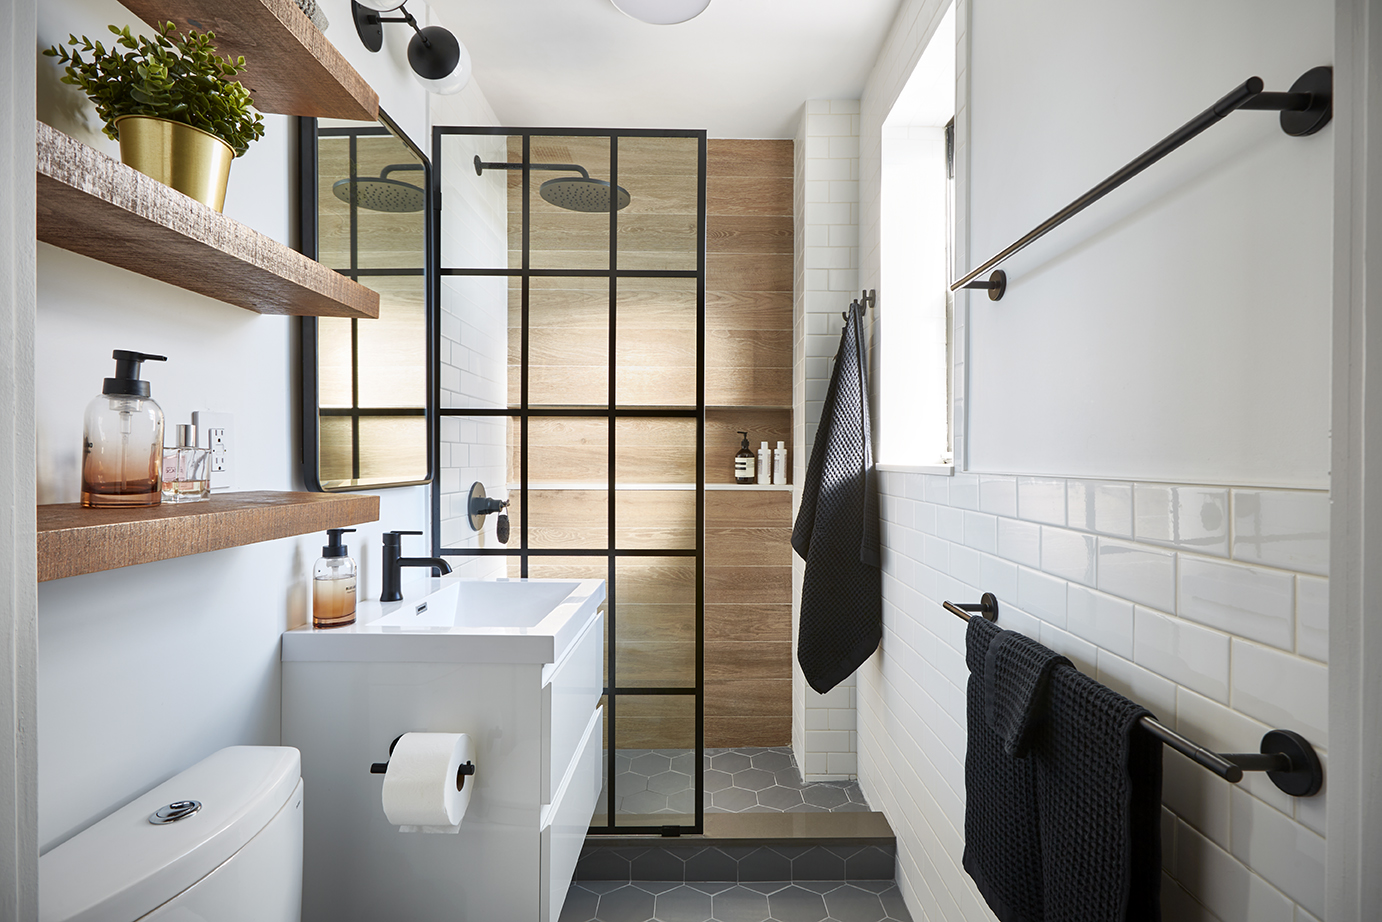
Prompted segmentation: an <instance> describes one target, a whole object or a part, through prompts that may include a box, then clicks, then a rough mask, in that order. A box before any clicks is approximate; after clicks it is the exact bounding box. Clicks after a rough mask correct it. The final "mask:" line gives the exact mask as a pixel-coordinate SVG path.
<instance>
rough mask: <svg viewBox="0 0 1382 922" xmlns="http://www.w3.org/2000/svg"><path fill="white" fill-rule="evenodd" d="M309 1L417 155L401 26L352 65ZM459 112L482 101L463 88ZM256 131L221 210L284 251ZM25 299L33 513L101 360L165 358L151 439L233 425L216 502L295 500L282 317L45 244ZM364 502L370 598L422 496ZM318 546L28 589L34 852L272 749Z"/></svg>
mask: <svg viewBox="0 0 1382 922" xmlns="http://www.w3.org/2000/svg"><path fill="white" fill-rule="evenodd" d="M323 6H324V8H325V10H326V13H327V15H328V17H329V18H330V19H331V21H332V27H331V29H330V31H329V32H328V37H330V38H331V39H332V40H333V41H335V42H336V44H337V46H338V47H339V48H340V49H341V51H342V52H343V53H344V54H345V56H346V58H347V59H348V60H350V61H351V63H352V64H353V65H354V66H355V67H356V68H357V69H358V70H359V71H360V73H361V74H362V75H363V76H364V77H365V78H366V79H367V80H369V81H370V83H371V84H372V85H373V86H374V87H375V88H376V89H377V90H378V91H379V93H380V97H381V105H382V107H383V108H384V109H386V110H387V111H388V112H389V114H390V115H391V116H392V117H393V118H394V119H395V120H396V121H397V122H398V123H399V124H400V125H401V126H402V127H403V129H404V130H405V131H407V132H408V133H409V134H410V135H411V136H412V137H413V139H414V140H415V141H416V142H418V143H419V144H420V145H421V146H423V148H424V149H427V148H428V147H429V146H430V145H429V136H428V130H427V126H428V121H429V113H428V105H429V103H428V97H427V94H426V93H425V92H424V91H423V90H422V88H421V87H420V86H419V85H418V84H417V83H416V82H415V81H414V80H413V78H412V76H411V74H410V72H409V71H408V70H407V64H406V58H405V57H404V54H403V50H402V43H403V42H404V41H406V36H403V35H401V33H402V30H399V29H395V30H391V31H390V33H389V39H388V41H387V42H386V45H385V49H384V51H383V52H382V53H380V54H377V55H371V54H370V53H369V52H367V51H366V50H365V49H364V48H363V47H361V45H360V43H359V41H358V39H357V38H356V37H355V34H354V30H353V29H352V27H351V21H350V8H349V3H348V2H346V0H329V2H326V3H324V4H323ZM425 12H426V11H425V9H419V10H416V11H415V13H418V14H425ZM133 20H134V17H133V16H132V15H131V14H130V13H129V12H128V11H127V10H126V9H125V8H124V7H123V6H121V5H120V4H119V3H117V2H115V0H54V2H50V3H45V4H42V5H41V9H40V10H39V25H38V44H39V46H40V47H46V46H47V45H49V44H52V43H54V42H56V41H60V40H62V39H64V38H65V37H66V36H67V34H68V33H69V32H76V33H77V34H78V35H80V34H82V33H83V32H85V33H87V34H89V35H91V36H92V37H93V38H96V37H97V36H98V35H100V34H103V33H102V30H103V29H104V26H105V24H106V23H118V24H124V23H127V22H132V21H133ZM395 32H397V33H399V34H398V35H395V34H394V33H395ZM38 74H39V93H38V99H39V118H41V119H43V120H45V121H48V122H50V123H51V124H53V125H55V126H56V127H58V128H60V129H62V130H64V131H67V132H69V133H72V134H74V135H76V136H77V137H78V138H79V139H80V140H82V141H85V142H87V143H91V144H93V145H94V146H97V147H100V148H101V149H103V150H106V151H107V152H114V151H116V150H117V148H116V146H115V145H114V144H113V143H112V142H109V141H108V140H106V139H105V138H104V137H103V136H102V135H100V134H99V133H98V130H97V129H98V126H96V122H95V118H94V113H92V112H91V111H90V110H89V107H88V106H87V104H86V103H85V101H84V99H83V98H82V97H81V96H80V95H77V94H76V93H75V90H74V88H71V87H67V86H64V85H62V84H60V83H58V82H57V77H58V76H60V74H59V72H58V70H57V69H56V68H55V67H54V66H53V65H52V62H51V60H50V59H47V58H41V59H40V61H39V67H38ZM465 98H466V99H468V100H470V103H471V104H476V102H475V101H476V100H478V101H479V103H478V104H483V94H480V93H479V90H478V88H473V89H468V90H467V91H466V97H465ZM486 108H487V106H486ZM266 123H267V128H268V131H267V134H266V137H265V138H264V139H263V140H262V141H261V142H259V143H258V144H257V145H255V146H254V147H253V148H252V149H251V152H250V153H249V154H247V155H246V156H245V157H243V158H241V159H239V160H237V161H236V163H235V165H234V167H233V168H232V170H231V179H230V187H229V190H228V193H227V206H226V213H227V214H229V215H230V216H232V217H235V218H237V219H239V220H242V221H244V222H245V223H247V224H249V225H250V226H251V227H254V228H255V229H256V230H259V231H261V232H263V233H265V234H268V235H269V236H271V237H274V238H276V239H278V240H282V241H290V240H291V239H292V237H293V235H294V228H293V226H292V223H291V217H292V214H293V213H294V210H295V208H294V198H295V196H296V194H297V192H296V188H295V185H294V182H293V177H295V175H296V151H295V128H294V125H293V120H292V119H289V118H287V117H282V116H267V117H266ZM151 258H152V257H151ZM38 297H39V310H38V326H37V334H36V340H37V346H36V355H37V417H38V422H37V437H38V442H39V448H38V453H39V475H38V491H39V495H40V502H71V501H75V500H76V498H77V492H78V483H77V476H78V471H77V458H78V449H79V446H80V439H81V427H82V414H83V410H84V408H85V405H86V403H87V402H88V401H89V400H90V399H91V398H92V397H93V396H95V395H96V394H97V393H98V392H99V390H100V386H101V379H102V378H103V377H105V376H106V375H108V374H110V372H109V368H111V367H113V366H112V365H111V359H110V351H111V350H112V349H114V348H134V349H141V350H146V351H150V352H155V353H159V354H163V355H167V356H168V357H169V361H168V362H167V363H166V364H163V363H150V364H149V365H147V366H146V372H147V375H146V377H147V378H148V380H149V381H150V382H151V385H152V390H153V396H154V398H155V399H156V400H158V401H159V402H160V403H161V404H162V406H163V409H164V412H165V414H166V417H167V422H168V424H169V425H172V424H173V423H176V422H180V421H184V420H187V418H188V417H189V415H190V413H191V412H192V410H194V409H199V408H208V409H217V410H224V411H229V412H231V413H233V414H234V415H235V427H236V433H235V439H236V442H235V449H236V452H237V459H236V463H237V470H236V482H235V489H237V490H292V489H302V481H301V477H300V474H299V465H300V458H299V455H300V444H299V440H298V427H299V420H298V416H297V410H296V406H297V401H296V398H295V397H294V393H295V391H296V389H297V380H298V375H297V361H298V360H297V355H298V334H297V322H296V321H295V320H293V319H290V318H285V317H272V316H260V315H257V314H253V313H250V312H248V311H245V310H241V309H240V308H236V307H232V306H230V305H227V304H223V303H221V302H218V301H213V300H210V299H207V298H203V297H200V296H198V295H194V294H190V293H188V292H186V291H183V290H181V289H177V288H173V287H171V286H168V285H164V284H163V283H160V282H155V281H152V280H150V279H146V278H144V277H142V276H139V275H135V274H133V273H130V272H126V271H124V270H121V269H117V268H114V267H111V266H107V265H105V264H104V263H99V262H96V261H93V260H90V259H86V258H84V257H80V256H77V255H74V254H72V253H69V252H67V251H65V250H61V249H57V248H55V247H51V246H48V245H46V244H44V245H40V246H39V255H38ZM379 495H380V496H381V512H380V520H379V522H378V523H375V524H373V525H364V526H360V530H359V532H358V533H357V534H355V535H352V536H350V537H351V538H353V539H354V540H352V541H350V546H351V551H352V554H353V556H355V557H356V558H357V560H359V562H360V565H361V571H362V578H361V581H360V594H361V596H362V597H369V596H371V595H372V594H377V592H378V590H379V573H380V570H379V568H380V553H379V546H380V539H379V535H380V532H381V531H383V530H386V529H396V528H401V529H426V527H427V523H428V507H429V502H428V495H429V494H428V488H427V487H405V488H398V489H392V490H384V491H380V494H379ZM417 540H418V541H419V542H421V541H422V540H423V539H417ZM324 543H325V538H324V536H319V535H306V536H302V537H300V538H290V539H284V540H280V541H274V542H268V543H265V544H258V545H252V546H248V547H242V548H236V549H231V550H225V551H217V552H214V553H210V554H202V555H197V556H194V557H185V558H181V559H177V560H168V561H162V562H158V563H152V564H145V565H142V566H138V567H130V568H126V569H122V570H114V571H109V572H105V573H97V574H91V575H88V576H81V577H74V578H70V579H66V580H59V581H54V582H49V583H45V584H43V585H42V587H41V588H40V592H39V610H40V615H39V641H40V650H41V653H40V661H39V667H40V668H39V723H40V726H41V734H40V742H39V773H38V778H39V827H40V829H39V832H40V835H39V841H40V843H41V844H42V845H43V847H45V848H49V847H52V846H53V845H54V844H56V843H58V842H60V841H62V840H63V839H64V838H66V837H68V836H70V835H71V834H73V833H75V832H77V831H79V830H81V829H82V828H84V827H85V826H86V825H88V824H89V823H91V822H92V821H94V820H95V819H98V818H99V817H101V816H103V815H105V814H106V813H108V812H110V811H111V810H113V809H115V808H116V807H118V806H120V805H121V804H123V803H125V802H126V801H128V800H129V799H130V798H131V797H133V796H136V795H137V794H139V793H141V792H142V791H144V790H146V789H148V788H150V787H152V786H153V785H155V784H157V783H158V782H160V781H162V780H163V779H165V778H167V777H169V776H170V775H172V774H174V773H176V772H178V771H180V770H182V769H184V768H186V767H187V766H188V765H190V764H192V763H193V762H196V761H197V760H199V759H201V758H202V757H204V756H206V755H207V754H209V753H210V752H212V751H214V750H215V749H218V748H220V747H223V746H227V745H233V744H238V743H259V744H276V743H277V742H278V741H279V668H278V646H279V642H278V638H279V635H280V633H281V632H282V631H283V630H285V629H287V628H289V627H293V626H295V625H298V624H302V623H304V621H305V619H306V617H307V614H308V605H309V602H308V597H307V581H308V580H309V579H310V572H311V566H312V563H313V562H314V560H315V559H316V558H317V557H318V556H319V555H320V548H321V545H323V544H324ZM417 550H418V551H421V550H422V547H418V548H417Z"/></svg>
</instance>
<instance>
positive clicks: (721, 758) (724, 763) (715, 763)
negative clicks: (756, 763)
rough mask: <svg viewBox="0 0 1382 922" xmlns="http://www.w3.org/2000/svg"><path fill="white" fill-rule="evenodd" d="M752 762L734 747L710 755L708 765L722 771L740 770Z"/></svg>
mask: <svg viewBox="0 0 1382 922" xmlns="http://www.w3.org/2000/svg"><path fill="white" fill-rule="evenodd" d="M752 764H753V763H752V762H751V761H750V760H749V757H748V756H746V755H744V754H743V753H742V752H739V751H737V750H734V749H727V750H724V751H721V752H717V753H715V754H714V755H712V756H711V757H710V767H711V768H714V769H716V770H718V771H722V772H741V771H743V770H744V769H746V768H749V767H750V766H751V765H752Z"/></svg>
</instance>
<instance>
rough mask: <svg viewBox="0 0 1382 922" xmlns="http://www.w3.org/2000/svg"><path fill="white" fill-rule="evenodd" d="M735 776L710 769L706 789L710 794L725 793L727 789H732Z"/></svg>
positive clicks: (706, 779)
mask: <svg viewBox="0 0 1382 922" xmlns="http://www.w3.org/2000/svg"><path fill="white" fill-rule="evenodd" d="M733 783H734V776H733V775H731V774H730V773H729V772H720V771H716V770H715V769H713V768H712V769H708V770H707V771H706V773H705V789H706V790H707V791H710V792H712V793H713V792H715V791H723V790H724V789H725V788H727V787H732V786H733Z"/></svg>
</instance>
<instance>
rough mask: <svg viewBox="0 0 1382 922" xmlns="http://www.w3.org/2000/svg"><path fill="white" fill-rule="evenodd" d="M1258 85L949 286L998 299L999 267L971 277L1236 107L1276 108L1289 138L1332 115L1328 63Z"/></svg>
mask: <svg viewBox="0 0 1382 922" xmlns="http://www.w3.org/2000/svg"><path fill="white" fill-rule="evenodd" d="M1262 88H1263V83H1262V78H1260V77H1249V78H1248V79H1247V80H1246V81H1244V82H1243V83H1242V84H1240V85H1239V86H1236V87H1234V88H1233V90H1231V91H1230V92H1229V93H1228V95H1226V96H1224V98H1222V99H1220V100H1219V101H1218V102H1216V103H1215V104H1214V105H1212V106H1210V107H1209V108H1208V109H1205V110H1204V111H1203V112H1201V113H1200V114H1199V115H1197V116H1195V117H1194V118H1192V119H1191V120H1190V121H1188V122H1186V123H1185V124H1184V125H1182V126H1181V127H1180V128H1178V129H1176V130H1175V131H1173V132H1172V133H1171V134H1169V135H1167V136H1166V137H1165V138H1163V139H1162V140H1161V141H1160V142H1159V143H1157V144H1154V145H1152V146H1151V147H1149V148H1148V149H1147V150H1146V151H1144V152H1143V153H1142V154H1141V155H1140V156H1138V157H1137V158H1136V159H1135V160H1133V161H1132V162H1131V163H1129V164H1127V165H1126V166H1124V167H1123V168H1122V169H1121V170H1119V171H1118V172H1116V173H1114V174H1113V175H1112V176H1110V177H1109V178H1108V179H1105V180H1104V181H1103V182H1101V183H1099V184H1098V185H1097V186H1095V187H1094V188H1093V189H1090V190H1089V191H1088V192H1086V193H1085V194H1084V195H1081V196H1080V197H1079V198H1077V199H1075V201H1073V202H1071V203H1070V204H1069V205H1066V206H1065V207H1064V208H1062V209H1061V210H1060V211H1058V212H1056V213H1055V214H1053V215H1051V217H1049V218H1047V219H1046V220H1045V221H1042V222H1041V223H1040V224H1038V225H1037V226H1036V227H1034V228H1033V229H1032V230H1031V231H1029V232H1028V233H1026V234H1024V235H1023V236H1022V237H1020V238H1019V239H1018V240H1017V241H1016V242H1014V243H1013V244H1011V245H1010V246H1007V247H1005V248H1004V249H1003V250H1002V251H1000V252H999V253H998V255H996V256H994V257H993V258H992V259H990V260H987V261H986V262H984V263H983V264H982V265H980V266H978V267H977V268H975V269H974V271H972V272H970V273H969V274H968V275H966V276H964V277H963V278H960V279H958V280H956V281H955V282H953V283H952V284H951V285H950V290H951V291H958V290H959V289H961V288H977V289H986V290H987V291H988V293H989V299H990V300H992V301H997V300H999V299H1001V298H1002V297H1003V294H1004V292H1006V291H1007V288H1008V276H1007V273H1005V272H1004V271H1003V270H1002V269H998V270H997V271H995V272H994V273H993V274H992V275H990V276H989V277H988V279H987V280H986V281H982V282H976V281H975V279H977V278H978V277H979V276H981V275H983V274H984V273H985V272H987V271H989V270H990V269H993V268H994V267H995V266H997V265H998V264H999V263H1001V262H1003V261H1004V260H1006V259H1007V258H1008V257H1009V256H1012V255H1013V254H1014V253H1016V252H1018V251H1019V250H1022V249H1024V248H1025V247H1027V246H1028V245H1029V244H1031V243H1033V242H1035V241H1036V240H1038V239H1040V238H1041V237H1044V236H1046V234H1048V233H1050V232H1051V231H1052V230H1054V229H1056V228H1057V227H1059V226H1060V225H1062V224H1064V223H1065V222H1066V221H1068V220H1070V219H1071V218H1073V217H1074V216H1075V215H1077V214H1079V213H1080V212H1081V211H1084V210H1085V209H1086V208H1088V207H1089V206H1090V205H1092V204H1094V203H1095V202H1097V201H1098V200H1099V199H1101V198H1103V197H1104V196H1105V195H1108V194H1109V193H1110V192H1112V191H1113V190H1114V189H1117V188H1118V187H1119V186H1121V185H1123V183H1125V182H1127V181H1128V180H1129V179H1132V178H1133V177H1134V176H1136V175H1137V174H1138V173H1141V172H1142V171H1143V170H1145V169H1147V167H1149V166H1151V165H1152V164H1154V163H1156V162H1157V161H1158V160H1160V159H1162V158H1163V157H1165V156H1166V155H1167V154H1169V153H1171V152H1172V151H1173V150H1175V149H1176V148H1178V147H1180V146H1181V145H1183V144H1185V143H1186V142H1187V141H1189V140H1190V139H1191V138H1194V137H1195V136H1197V135H1199V134H1200V133H1201V132H1203V131H1205V130H1206V129H1208V128H1210V127H1212V126H1214V125H1217V124H1218V123H1219V122H1220V121H1222V120H1223V119H1225V118H1227V117H1228V116H1229V115H1230V114H1232V113H1233V112H1235V111H1237V110H1238V109H1268V110H1272V111H1276V112H1280V113H1281V129H1282V131H1285V132H1286V133H1287V134H1289V135H1292V136H1293V137H1302V136H1304V135H1309V134H1314V133H1315V132H1317V131H1319V130H1320V129H1321V128H1323V127H1324V126H1325V125H1327V124H1328V123H1329V119H1330V117H1331V116H1332V115H1333V106H1332V97H1333V89H1334V69H1333V68H1332V67H1315V68H1311V69H1310V70H1308V71H1306V72H1305V73H1304V74H1303V75H1302V76H1301V78H1300V79H1299V80H1297V81H1296V82H1295V83H1294V84H1292V85H1291V90H1290V92H1288V93H1264V92H1263V91H1262Z"/></svg>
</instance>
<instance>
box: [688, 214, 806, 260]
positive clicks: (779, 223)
mask: <svg viewBox="0 0 1382 922" xmlns="http://www.w3.org/2000/svg"><path fill="white" fill-rule="evenodd" d="M792 240H793V235H792V219H791V218H790V217H788V216H787V215H716V216H715V217H713V218H708V219H707V220H706V229H705V246H706V252H708V253H778V254H783V253H785V254H787V255H788V256H790V255H792V249H793V247H792Z"/></svg>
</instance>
